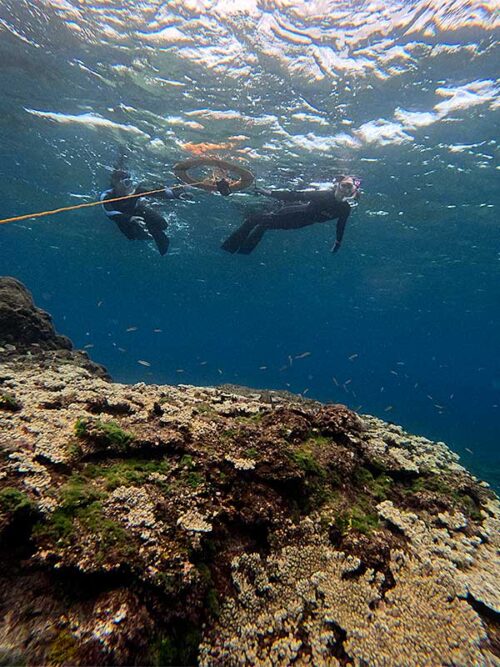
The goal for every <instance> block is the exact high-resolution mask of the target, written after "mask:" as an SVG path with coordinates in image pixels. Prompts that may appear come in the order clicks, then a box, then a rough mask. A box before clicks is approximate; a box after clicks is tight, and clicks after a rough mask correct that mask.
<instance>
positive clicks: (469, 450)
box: [465, 447, 474, 454]
mask: <svg viewBox="0 0 500 667" xmlns="http://www.w3.org/2000/svg"><path fill="white" fill-rule="evenodd" d="M465 451H466V452H469V454H474V452H473V451H472V449H469V448H468V447H466V448H465Z"/></svg>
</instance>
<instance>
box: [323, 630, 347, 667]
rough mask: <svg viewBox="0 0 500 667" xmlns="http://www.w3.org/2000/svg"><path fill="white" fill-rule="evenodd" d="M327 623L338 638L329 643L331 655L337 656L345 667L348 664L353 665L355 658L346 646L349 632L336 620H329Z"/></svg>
mask: <svg viewBox="0 0 500 667" xmlns="http://www.w3.org/2000/svg"><path fill="white" fill-rule="evenodd" d="M327 624H328V625H329V627H330V628H331V630H332V632H333V634H334V635H335V640H336V641H335V642H334V643H331V644H330V645H329V648H330V652H331V655H332V656H333V657H335V658H337V660H338V661H339V662H340V664H341V665H342V666H343V667H344V666H346V665H352V664H353V660H352V658H351V657H350V655H349V654H348V653H347V652H346V650H345V648H344V642H345V640H346V639H347V632H346V631H345V630H344V629H343V628H341V627H340V625H338V624H337V623H335V622H334V621H327Z"/></svg>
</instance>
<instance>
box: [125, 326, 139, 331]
mask: <svg viewBox="0 0 500 667" xmlns="http://www.w3.org/2000/svg"><path fill="white" fill-rule="evenodd" d="M138 328H139V327H129V328H128V329H125V331H127V332H128V331H137V329H138Z"/></svg>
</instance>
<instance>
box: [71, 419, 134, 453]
mask: <svg viewBox="0 0 500 667" xmlns="http://www.w3.org/2000/svg"><path fill="white" fill-rule="evenodd" d="M75 433H76V435H77V436H78V437H79V438H85V437H91V438H92V439H94V440H97V441H98V442H100V443H101V444H102V445H104V446H106V447H112V448H114V449H116V450H118V451H126V450H127V449H128V446H129V445H130V444H131V443H132V442H133V441H134V439H135V438H134V436H133V435H132V434H131V433H128V431H124V430H123V429H122V428H121V426H120V425H119V424H117V423H116V422H115V421H102V420H101V419H95V420H93V419H77V421H76V424H75Z"/></svg>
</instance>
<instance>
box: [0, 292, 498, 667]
mask: <svg viewBox="0 0 500 667" xmlns="http://www.w3.org/2000/svg"><path fill="white" fill-rule="evenodd" d="M12 284H13V283H11V282H9V281H7V283H5V280H4V281H1V280H0V287H1V286H2V285H3V287H2V289H4V290H5V286H6V285H7V286H9V285H12ZM2 289H0V297H1V294H2ZM14 291H15V292H16V293H19V294H22V293H23V291H22V289H21V288H20V287H19V284H15V290H14ZM30 303H31V302H30ZM30 303H28V305H26V306H23V307H24V308H25V309H26V311H27V312H26V313H25V317H26V318H27V322H28V323H32V322H34V321H36V309H35V308H34V306H33V304H32V303H31V305H30ZM33 310H35V313H33V312H32V311H33ZM0 311H1V301H0ZM47 322H48V320H47V319H46V318H44V317H42V318H41V326H43V327H45V328H44V329H43V331H44V332H45V333H44V334H43V335H44V336H46V335H48V334H47V326H48V324H47ZM1 323H2V320H1V318H0V340H6V338H5V334H2V329H1ZM16 326H17V331H20V332H22V331H24V330H26V331H30V332H31V333H30V337H28V339H23V342H22V344H21V343H19V344H17V343H12V342H11V343H7V344H8V345H9V346H10V347H9V348H7V346H6V345H3V351H1V352H0V355H1V356H0V359H1V364H2V370H1V373H0V396H8V397H10V398H12V400H13V401H15V409H14V407H13V406H10V407H9V406H7V407H1V409H0V558H1V568H0V661H1V662H2V663H6V664H47V665H64V664H72V665H87V664H95V665H105V664H135V665H140V664H144V665H151V664H161V665H168V664H176V665H179V664H196V663H199V664H202V665H215V664H228V665H283V666H285V665H289V664H292V663H293V664H297V665H300V664H303V665H305V664H311V665H319V664H321V665H323V664H324V665H348V664H353V665H361V664H370V665H372V664H373V665H388V666H390V665H402V664H404V665H420V664H432V665H441V664H442V665H449V664H454V665H470V664H478V665H479V664H495V661H498V659H499V656H500V651H499V632H498V614H499V613H500V595H499V591H498V583H497V582H498V580H499V575H500V563H499V560H498V548H499V526H500V507H499V504H498V500H497V498H496V496H495V494H494V493H493V492H491V491H490V490H489V489H488V488H487V485H485V484H484V483H482V482H480V481H479V480H477V479H476V478H474V477H473V476H472V475H471V474H470V473H469V472H467V470H465V469H464V468H463V467H462V466H461V465H460V463H459V461H458V457H457V456H456V455H455V454H454V453H453V452H451V451H450V450H449V449H448V448H447V447H446V445H444V443H433V442H431V441H429V440H427V439H425V438H422V437H417V436H413V435H411V434H408V433H405V432H404V430H403V429H402V428H400V427H398V426H395V425H393V424H387V423H385V422H383V421H381V420H379V419H376V418H374V417H370V416H367V415H362V416H360V415H356V414H355V413H353V412H351V411H350V410H348V409H347V408H346V407H345V406H342V405H322V404H320V403H316V402H314V401H310V400H303V399H300V398H298V397H295V396H293V395H291V394H286V393H280V392H259V391H255V390H249V389H245V388H239V387H234V386H232V387H218V388H213V387H212V388H211V387H208V388H202V387H191V386H187V385H179V386H172V387H169V386H156V385H151V386H147V385H145V384H143V383H139V384H136V385H132V386H129V385H120V384H114V383H111V382H110V381H109V379H108V378H107V376H106V374H105V372H104V371H103V369H102V367H99V366H98V365H96V364H93V362H91V361H90V360H88V358H87V357H86V356H85V355H82V354H81V353H79V352H78V351H74V350H72V349H71V348H70V347H68V345H67V343H66V342H65V341H64V339H62V342H61V345H62V348H61V347H59V348H58V347H57V344H58V343H57V340H58V338H57V335H56V334H55V333H53V332H52V333H53V337H52V338H50V341H51V342H50V343H47V345H46V346H45V347H43V345H42V343H40V344H39V345H40V346H39V347H35V348H33V347H32V345H33V344H32V343H31V342H29V341H30V340H31V339H32V337H33V336H35V334H34V333H33V331H32V329H30V326H31V324H30V326H28V324H26V326H24V325H23V323H22V319H21V320H19V321H18V323H17V325H16ZM2 335H3V336H4V338H2ZM9 335H10V334H9ZM35 337H36V336H35ZM54 337H55V338H54ZM10 340H12V339H10ZM38 340H40V338H38ZM45 341H47V339H45ZM13 347H14V348H15V349H12V348H13ZM10 398H9V400H10ZM9 400H8V401H7V403H8V402H9Z"/></svg>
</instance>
